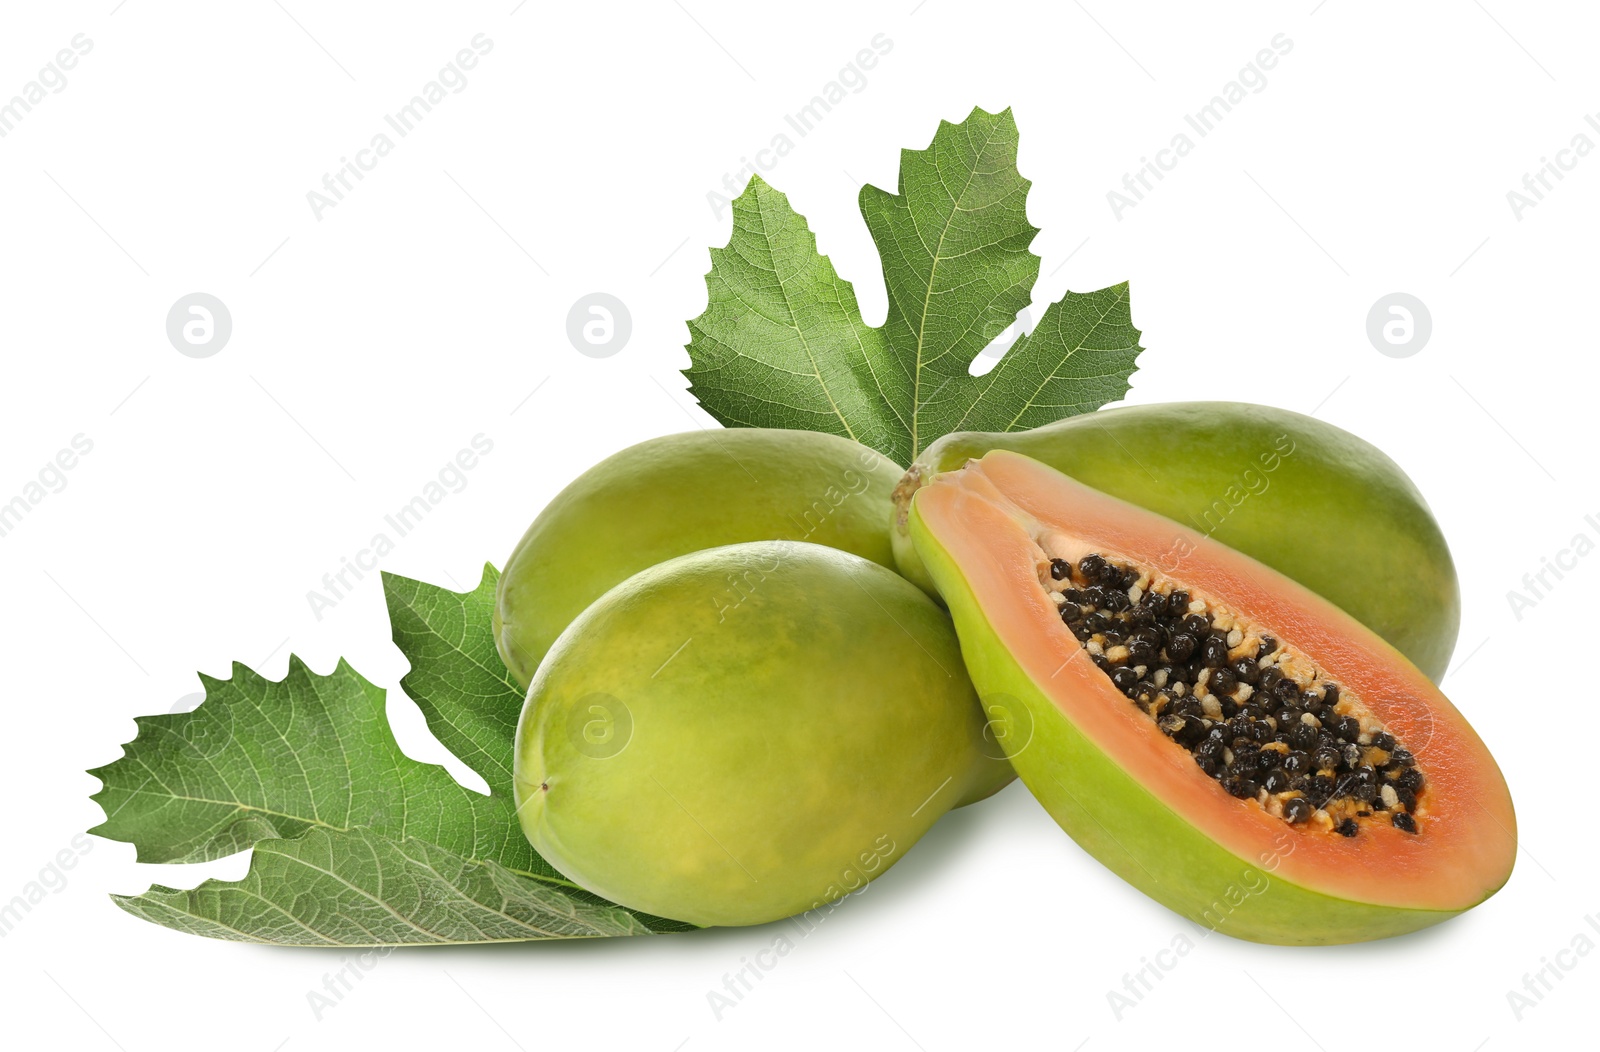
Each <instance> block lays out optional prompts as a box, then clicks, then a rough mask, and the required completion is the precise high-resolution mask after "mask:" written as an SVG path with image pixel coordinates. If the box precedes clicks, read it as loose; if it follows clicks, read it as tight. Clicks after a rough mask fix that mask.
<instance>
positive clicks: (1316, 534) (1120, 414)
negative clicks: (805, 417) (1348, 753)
mask: <svg viewBox="0 0 1600 1052" xmlns="http://www.w3.org/2000/svg"><path fill="white" fill-rule="evenodd" d="M991 449H1009V450H1012V451H1014V452H1017V453H1022V454H1024V455H1026V456H1029V457H1032V458H1033V459H1035V460H1038V461H1041V462H1042V463H1045V464H1048V465H1049V466H1051V467H1053V468H1055V469H1056V470H1057V471H1060V472H1062V473H1064V474H1067V475H1071V476H1073V477H1074V478H1076V479H1078V480H1079V481H1080V482H1083V483H1085V484H1086V485H1089V486H1092V487H1094V488H1095V489H1098V490H1100V491H1101V492H1103V493H1109V494H1111V495H1112V496H1114V497H1119V498H1121V499H1122V500H1126V501H1128V502H1129V503H1132V504H1137V505H1139V506H1140V507H1142V508H1145V509H1147V510H1149V511H1154V512H1156V513H1158V514H1161V515H1165V516H1166V517H1167V518H1169V519H1174V520H1176V521H1178V522H1181V523H1183V524H1184V525H1186V526H1189V527H1191V528H1193V529H1196V530H1198V531H1199V532H1201V533H1203V534H1207V535H1209V536H1211V537H1212V538H1214V539H1216V540H1218V541H1220V542H1222V543H1223V544H1226V545H1228V546H1229V547H1231V548H1234V549H1237V550H1238V551H1241V552H1244V553H1245V554H1247V555H1250V556H1252V557H1253V558H1255V559H1257V560H1259V561H1261V562H1263V563H1266V564H1267V565H1268V566H1270V567H1272V568H1273V569H1275V570H1277V571H1279V572H1280V573H1283V574H1285V575H1287V576H1289V577H1291V578H1293V579H1295V580H1296V581H1299V582H1300V583H1301V584H1303V585H1305V586H1306V587H1308V588H1310V589H1311V590H1312V591H1314V592H1317V593H1318V594H1320V595H1322V596H1323V597H1324V598H1326V599H1328V600H1330V601H1332V602H1333V603H1334V604H1335V605H1336V606H1339V607H1340V608H1342V609H1343V610H1344V611H1345V612H1346V613H1348V614H1350V615H1351V616H1353V617H1355V618H1356V620H1358V621H1360V622H1362V623H1363V624H1365V625H1366V626H1367V627H1368V628H1371V629H1372V630H1373V631H1374V632H1376V633H1377V634H1378V635H1379V636H1381V637H1382V638H1383V639H1385V640H1386V641H1387V642H1388V643H1389V644H1390V645H1391V646H1393V647H1394V648H1395V649H1397V650H1399V651H1400V652H1401V653H1402V654H1404V655H1405V656H1406V657H1407V658H1409V659H1410V660H1411V662H1412V663H1413V664H1415V665H1416V666H1417V667H1418V668H1419V669H1421V670H1422V671H1423V673H1424V674H1425V675H1427V676H1428V677H1429V678H1430V679H1432V680H1434V681H1435V682H1437V681H1438V680H1439V678H1440V677H1441V676H1443V675H1444V672H1445V669H1446V668H1447V667H1448V666H1449V662H1450V654H1451V652H1452V651H1453V650H1454V649H1455V644H1456V634H1457V632H1458V631H1459V629H1460V624H1461V592H1460V585H1459V583H1458V582H1457V580H1456V571H1455V563H1454V561H1453V560H1452V559H1451V557H1450V549H1449V546H1448V545H1447V544H1446V543H1445V539H1444V534H1443V532H1441V530H1440V529H1439V524H1438V523H1437V522H1436V521H1435V520H1434V518H1433V513H1432V512H1431V511H1430V510H1429V508H1428V505H1427V502H1426V501H1425V500H1423V497H1422V494H1421V493H1420V492H1418V490H1417V487H1416V486H1415V484H1413V483H1412V481H1411V479H1410V478H1408V477H1407V476H1406V474H1405V472H1404V471H1402V470H1401V469H1400V467H1399V465H1397V464H1396V463H1395V462H1394V461H1393V460H1391V459H1389V457H1388V456H1386V455H1385V454H1384V453H1383V452H1382V451H1381V450H1379V449H1378V448H1377V447H1375V446H1373V445H1372V444H1371V443H1369V442H1366V441H1364V440H1363V439H1360V438H1357V437H1356V436H1355V435H1352V434H1350V433H1349V432H1347V431H1344V430H1341V429H1340V428H1337V427H1334V426H1333V425H1332V424H1327V423H1324V422H1323V421H1320V420H1317V419H1314V418H1312V417H1309V416H1304V415H1302V414H1300V413H1292V412H1289V411H1288V410H1284V409H1275V408H1272V407H1270V406H1260V405H1250V404H1247V403H1243V402H1169V403H1161V404H1156V405H1141V406H1127V407H1123V408H1119V409H1104V410H1100V411H1099V412H1095V413H1085V414H1083V415H1080V416H1075V417H1069V418H1068V419H1066V420H1063V421H1061V422H1059V423H1056V424H1051V425H1049V426H1046V427H1041V428H1036V429H1034V430H1032V431H1017V432H1011V433H1008V434H985V433H978V432H958V433H954V434H949V435H946V436H944V437H943V438H941V439H939V440H938V441H936V442H934V443H933V444H932V445H930V446H929V447H928V448H927V449H926V450H925V451H924V452H923V454H922V455H921V456H920V457H918V458H917V461H916V463H915V464H913V465H912V466H911V468H910V470H909V471H908V472H907V473H906V477H905V478H904V479H903V480H902V481H901V484H900V486H899V487H898V488H897V489H896V491H895V512H894V516H895V520H894V531H893V533H894V548H895V558H896V564H897V566H898V568H899V570H900V573H901V574H902V575H903V576H905V577H906V578H907V579H909V580H911V581H914V582H916V583H917V584H919V585H921V586H922V587H923V588H924V589H925V590H927V591H928V592H929V594H932V595H937V591H936V589H935V588H934V585H933V581H932V579H931V577H930V576H929V574H928V571H927V569H926V567H925V566H923V564H922V560H921V558H920V557H919V556H918V555H917V552H916V550H915V548H914V547H913V546H912V544H911V537H910V533H909V530H908V524H907V513H908V510H909V507H910V503H911V498H912V496H913V495H915V493H916V491H917V490H918V489H919V488H920V487H922V486H923V485H925V484H926V483H927V482H929V481H930V480H931V479H932V478H933V476H934V475H935V474H937V473H938V472H941V471H951V470H954V469H956V468H959V467H961V465H963V464H965V463H966V462H967V461H968V460H969V459H972V458H974V457H981V456H982V455H983V454H984V453H987V452H988V451H989V450H991Z"/></svg>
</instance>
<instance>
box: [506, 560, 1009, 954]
mask: <svg viewBox="0 0 1600 1052" xmlns="http://www.w3.org/2000/svg"><path fill="white" fill-rule="evenodd" d="M984 729H985V728H984V719H983V716H982V713H981V711H980V709H979V706H978V701H977V697H976V695H975V694H974V693H973V690H972V685H971V683H970V682H969V681H968V679H967V677H966V674H965V672H964V670H963V669H962V667H961V654H960V649H959V647H958V645H957V642H956V637H955V632H954V629H953V627H952V626H951V623H950V619H949V617H948V616H947V615H946V614H945V612H944V611H943V610H941V609H940V608H939V606H938V604H936V603H934V602H933V601H932V600H931V599H929V598H928V596H927V595H925V594H924V593H923V592H922V591H921V590H920V589H918V588H917V587H916V586H915V585H913V584H911V583H910V582H908V581H906V580H905V579H904V578H902V577H900V576H899V575H897V574H896V573H894V572H893V571H892V570H889V569H886V568H884V567H882V566H880V565H878V564H876V563H873V562H871V561H869V560H867V559H863V558H861V557H860V556H857V555H852V554H850V553H848V552H843V551H838V550H835V549H832V548H827V547H824V546H821V545H816V544H808V543H796V542H783V541H777V542H753V543H745V544H737V545H731V546H727V547H721V548H713V549H710V550H707V551H701V552H695V553H691V554H689V555H683V556H679V557H677V558H675V559H671V560H668V561H666V562H664V563H661V564H660V565H657V566H654V567H652V568H650V569H647V570H644V571H642V572H640V573H638V574H636V575H634V576H632V577H629V578H628V579H627V580H625V581H624V582H622V583H621V584H619V585H617V586H616V587H615V588H613V589H611V590H610V591H608V592H607V593H606V594H605V595H604V596H602V597H601V598H600V599H598V600H597V601H596V602H595V603H594V604H593V605H591V606H590V607H588V608H587V609H586V610H585V611H584V612H583V613H582V614H581V615H580V616H579V617H578V618H577V619H576V620H575V621H573V623H572V624H571V625H570V626H568V628H567V629H566V631H564V632H563V633H562V634H561V636H560V637H559V638H558V639H557V640H556V642H555V645H554V646H553V647H552V648H551V649H550V652H549V654H548V655H547V656H546V658H545V660H544V662H543V663H542V664H541V665H540V666H539V670H538V673H537V674H536V675H535V677H534V680H533V683H532V686H531V687H530V688H529V690H528V695H527V701H526V703H525V705H524V707H523V710H522V716H521V719H520V720H519V721H518V725H517V731H516V743H515V759H514V761H513V784H514V793H515V797H516V804H517V814H518V817H519V819H520V821H521V824H522V828H523V831H524V832H525V833H526V834H527V837H528V839H529V840H530V841H531V842H532V844H533V846H534V848H535V849H536V850H537V851H538V852H539V854H540V855H542V856H543V857H544V858H546V859H548V860H549V861H550V863H551V864H552V865H553V866H555V867H556V869H557V870H559V871H560V872H561V873H563V874H565V875H566V876H567V877H568V878H570V879H571V880H572V881H574V882H575V883H577V884H578V885H579V886H581V887H583V888H586V889H588V890H589V891H592V892H594V893H596V894H598V895H602V896H604V897H605V898H607V899H610V900H611V901H613V902H619V903H621V904H623V905H624V906H630V907H633V908H635V909H640V910H644V911H646V912H648V913H653V914H655V915H657V916H663V917H671V918H674V919H676V920H682V921H687V922H689V923H692V924H697V925H702V926H706V925H743V924H761V923H764V922H766V921H770V920H776V919H778V918H780V917H787V916H790V915H792V914H796V913H800V912H803V911H807V910H811V909H815V908H820V907H822V906H825V905H827V904H829V903H831V902H833V901H834V900H835V899H837V898H839V897H840V896H842V895H843V894H846V893H848V892H850V891H853V890H857V889H859V888H860V887H862V886H863V885H864V884H865V883H866V882H867V881H870V880H873V879H875V878H876V877H878V876H881V875H882V874H883V872H884V871H885V870H887V869H888V868H889V867H890V866H892V865H894V864H895V863H896V862H897V861H899V860H900V858H901V857H903V856H904V854H905V852H906V851H907V850H908V849H909V848H910V847H911V845H912V844H913V843H915V842H916V840H917V839H918V838H919V837H921V836H922V834H923V833H925V832H927V830H928V828H929V827H930V826H932V825H933V823H934V822H935V821H936V820H937V819H938V818H939V816H941V815H942V814H944V813H945V812H946V811H948V810H950V809H951V808H952V807H954V806H957V805H959V804H962V803H966V802H969V801H971V800H974V799H978V798H980V797H982V796H985V795H987V794H989V793H992V792H994V791H995V790H996V789H998V788H999V787H1000V786H1001V785H1004V784H1005V783H1006V782H1008V781H1010V780H1011V778H1012V777H1013V775H1012V772H1011V769H1010V767H1009V765H1008V764H1007V763H1006V762H1005V759H1004V754H1003V752H1001V751H1000V750H999V749H998V748H996V747H995V746H994V743H993V742H992V740H988V739H985V737H984Z"/></svg>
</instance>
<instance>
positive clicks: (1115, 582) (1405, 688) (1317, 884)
mask: <svg viewBox="0 0 1600 1052" xmlns="http://www.w3.org/2000/svg"><path fill="white" fill-rule="evenodd" d="M910 525H911V536H912V539H913V542H914V543H915V545H916V548H917V551H918V554H919V555H920V556H921V558H922V560H923V561H924V563H925V564H926V566H927V568H928V571H929V574H930V575H931V577H932V579H933V581H934V583H935V584H936V585H937V587H938V589H939V591H940V593H941V595H942V597H943V599H944V600H945V602H946V603H947V604H948V606H949V609H950V612H951V615H952V616H953V618H954V621H955V625H956V631H957V635H958V637H959V639H960V643H961V651H962V658H963V660H964V661H965V662H966V665H967V669H968V671H969V672H970V673H971V676H972V679H973V682H974V684H975V685H976V686H977V688H978V691H979V694H980V696H981V697H982V699H983V702H984V704H985V707H986V709H987V710H988V712H989V714H990V716H991V717H992V721H991V722H992V725H993V727H994V729H995V734H996V737H997V739H998V740H999V741H1000V742H1001V743H1002V745H1003V747H1004V748H1005V750H1006V753H1007V754H1008V756H1009V757H1010V759H1011V763H1012V765H1013V766H1014V767H1015V768H1016V771H1017V773H1018V775H1019V776H1020V777H1021V779H1022V781H1023V782H1024V783H1025V784H1026V785H1027V786H1028V788H1029V790H1030V791H1032V793H1033V795H1034V796H1035V797H1036V798H1037V799H1038V800H1039V801H1040V803H1041V804H1043V805H1044V807H1045V808H1046V810H1048V811H1049V813H1050V814H1051V815H1052V816H1053V817H1054V818H1055V820H1056V821H1057V823H1059V824H1060V825H1061V827H1062V828H1063V829H1064V830H1066V832H1067V833H1068V834H1069V835H1071V836H1072V837H1073V839H1075V840H1076V841H1077V842H1078V843H1079V844H1080V845H1082V846H1083V848H1084V849H1085V850H1087V851H1088V852H1089V853H1090V854H1092V855H1094V856H1095V857H1096V858H1097V859H1099V860H1100V861H1101V862H1102V863H1103V864H1104V865H1106V866H1107V867H1108V868H1110V869H1111V870H1112V871H1114V872H1115V873H1117V874H1118V875H1119V876H1121V877H1122V878H1123V879H1125V880H1127V881H1128V882H1129V883H1131V884H1133V885H1134V886H1135V887H1137V888H1139V889H1140V890H1141V891H1143V892H1145V893H1146V894H1147V895H1149V896H1150V897H1152V898H1154V899H1156V900H1157V901H1158V902H1160V903H1162V904H1163V905H1165V906H1167V907H1169V908H1170V909H1172V910H1174V911H1176V912H1178V913H1180V914H1182V915H1183V916H1185V917H1188V918H1189V919H1191V920H1193V921H1195V922H1196V923H1199V924H1202V925H1204V926H1206V927H1207V928H1210V929H1213V930H1217V931H1222V932H1224V933H1226V934H1229V935H1233V936H1236V937H1239V938H1243V939H1250V940H1254V941H1258V942H1270V943H1282V944H1327V943H1344V942H1358V941H1362V940H1368V939H1377V938H1384V937H1387V936H1392V935H1398V934H1401V933H1404V932H1408V931H1413V930H1416V929H1419V928H1423V927H1426V926H1428V925H1432V924H1436V923H1438V922H1440V921H1442V920H1446V919H1448V918H1449V917H1452V916H1454V915H1456V914H1458V913H1460V912H1462V911H1464V910H1467V909H1469V908H1471V907H1472V906H1474V905H1477V904H1478V903H1480V902H1482V901H1484V900H1485V899H1487V898H1488V897H1489V896H1490V895H1492V894H1493V893H1494V892H1495V891H1496V890H1498V889H1499V888H1500V887H1501V886H1502V885H1503V884H1504V883H1505V881H1506V880H1507V878H1508V877H1509V876H1510V873H1511V868H1512V864H1513V861H1514V857H1515V853H1516V817H1515V814H1514V812H1513V809H1512V804H1511V797H1510V793H1509V790H1508V789H1507V787H1506V783H1505V779H1504V777H1503V776H1502V775H1501V773H1500V769H1499V767H1498V766H1497V765H1496V764H1495V761H1494V758H1493V757H1492V756H1491V755H1490V753H1489V750H1488V749H1487V747H1486V746H1485V745H1484V743H1483V741H1482V740H1481V739H1480V738H1479V737H1478V735H1477V733H1476V732H1475V731H1474V730H1473V729H1472V727H1471V726H1470V725H1469V724H1468V723H1467V721H1466V719H1465V718H1464V717H1463V716H1462V715H1461V713H1460V712H1458V711H1457V710H1456V709H1455V707H1454V706H1452V705H1451V704H1450V702H1449V701H1448V700H1447V699H1446V698H1445V697H1444V695H1443V694H1441V693H1440V692H1439V690H1438V688H1437V687H1435V686H1434V685H1433V683H1432V682H1431V681H1430V680H1429V679H1428V678H1427V677H1426V676H1424V675H1423V674H1422V673H1421V672H1420V671H1418V670H1417V669H1416V667H1415V666H1413V665H1412V664H1410V663H1409V662H1408V661H1407V660H1406V659H1405V658H1404V657H1403V656H1402V655H1401V654H1400V653H1399V652H1398V651H1396V650H1395V649H1394V648H1393V647H1391V646H1389V645H1388V644H1387V643H1385V642H1384V641H1383V640H1382V639H1380V638H1379V637H1378V636H1377V635H1375V634H1374V633H1373V632H1371V631H1370V630H1369V629H1367V628H1365V627H1363V626H1362V625H1361V624H1360V623H1359V622H1357V621H1356V620H1355V619H1354V618H1352V617H1351V616H1350V615H1348V614H1346V613H1344V612H1343V611H1341V610H1340V609H1339V608H1338V607H1336V606H1334V605H1333V604H1332V603H1330V602H1328V601H1327V600H1325V599H1322V598H1321V597H1320V596H1318V595H1316V594H1315V593H1313V592H1311V591H1309V590H1308V589H1306V588H1305V587H1303V586H1301V585H1299V584H1297V583H1295V582H1294V581H1292V580H1290V579H1289V578H1288V577H1285V576H1284V575H1282V574H1280V573H1278V572H1277V571H1275V570H1272V569H1270V568H1269V567H1267V566H1265V565H1263V564H1261V563H1259V562H1256V561H1255V560H1253V559H1251V558H1249V557H1248V556H1245V555H1243V554H1241V553H1239V552H1236V551H1234V550H1233V549H1231V548H1228V547H1226V546H1225V545H1222V544H1220V543H1218V542H1216V541H1213V540H1211V539H1209V538H1207V537H1204V536H1202V535H1201V534H1199V533H1197V532H1196V531H1194V530H1191V529H1188V528H1186V527H1184V526H1181V525H1179V524H1178V523H1175V522H1173V521H1172V520H1170V519H1166V518H1164V517H1162V516H1159V515H1156V514H1154V513H1153V512H1149V511H1146V510H1144V509H1142V508H1139V507H1137V506H1135V505H1132V504H1129V503H1126V502H1124V501H1121V500H1118V499H1116V498H1114V497H1110V496H1108V495H1106V494H1104V493H1101V492H1099V491H1097V490H1094V489H1091V488H1089V487H1087V486H1085V485H1083V484H1082V483H1079V482H1077V481H1075V480H1073V479H1071V478H1069V477H1068V476H1066V475H1063V474H1061V473H1060V472H1058V471H1055V470H1054V469H1052V468H1049V467H1047V466H1045V465H1043V464H1040V463H1038V462H1037V461H1034V460H1032V459H1030V458H1028V457H1025V456H1023V455H1021V454H1017V453H1012V452H1009V451H1005V450H996V451H994V452H990V453H988V454H987V455H985V456H984V457H982V458H981V459H978V460H972V461H968V462H967V464H966V466H965V467H963V468H961V469H960V470H957V471H952V472H946V473H942V474H940V475H938V476H936V477H935V478H934V480H933V482H932V483H931V484H929V485H927V486H925V487H924V488H922V489H921V490H920V491H919V492H918V493H917V494H916V496H915V498H914V499H913V502H912V507H911V516H910ZM1351 572H1359V564H1354V565H1352V567H1351ZM1119 575H1120V576H1119ZM1119 595H1120V598H1119ZM1085 611H1091V612H1090V613H1088V614H1085ZM1141 611H1142V613H1141ZM1151 611H1156V612H1155V613H1153V614H1152V613H1151ZM1196 618H1199V619H1200V620H1199V621H1196V620H1194V619H1196ZM1141 619H1142V620H1141ZM1102 629H1104V630H1103V631H1101V630H1102ZM1180 636H1181V637H1184V638H1180ZM1191 643H1193V644H1195V645H1194V647H1193V648H1192V649H1193V653H1192V654H1189V653H1188V651H1190V649H1191V647H1190V644H1191ZM1133 661H1137V662H1139V664H1137V665H1133V664H1132V662H1133ZM1114 676H1115V678H1113V677H1114ZM1251 678H1253V679H1254V680H1255V683H1254V685H1253V686H1251V685H1249V684H1248V682H1247V680H1249V679H1251ZM1210 687H1217V688H1218V690H1216V691H1213V690H1211V689H1210ZM1224 692H1225V693H1224ZM1212 739H1214V740H1215V744H1214V745H1212V744H1208V741H1210V740H1212ZM1291 754H1295V755H1296V758H1295V759H1291V758H1290V755H1291Z"/></svg>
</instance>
